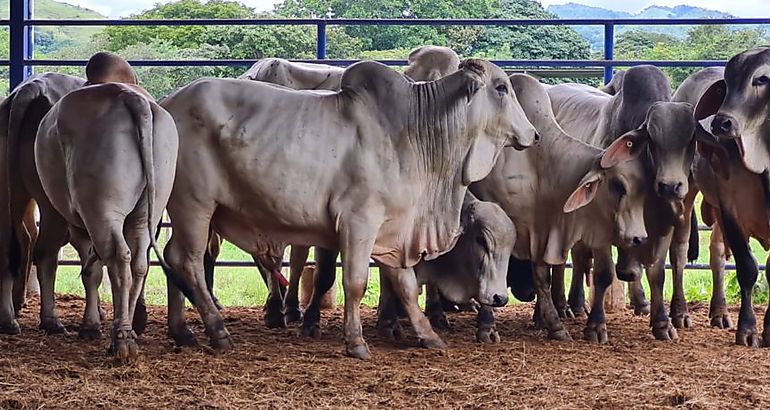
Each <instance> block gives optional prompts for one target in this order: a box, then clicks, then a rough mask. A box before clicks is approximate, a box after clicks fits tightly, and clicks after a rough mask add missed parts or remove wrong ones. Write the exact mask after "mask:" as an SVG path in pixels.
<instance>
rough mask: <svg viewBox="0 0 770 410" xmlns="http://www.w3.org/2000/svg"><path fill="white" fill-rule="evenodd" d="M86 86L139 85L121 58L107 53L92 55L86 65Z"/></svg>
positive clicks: (132, 70)
mask: <svg viewBox="0 0 770 410" xmlns="http://www.w3.org/2000/svg"><path fill="white" fill-rule="evenodd" d="M86 78H87V79H88V82H87V83H86V84H87V85H91V84H100V83H123V84H134V85H136V84H139V79H138V78H137V76H136V73H135V72H134V69H133V68H131V65H130V64H128V62H127V61H126V60H124V59H123V57H121V56H119V55H117V54H113V53H110V52H107V51H102V52H99V53H96V54H94V55H93V56H91V58H90V59H89V60H88V64H87V65H86Z"/></svg>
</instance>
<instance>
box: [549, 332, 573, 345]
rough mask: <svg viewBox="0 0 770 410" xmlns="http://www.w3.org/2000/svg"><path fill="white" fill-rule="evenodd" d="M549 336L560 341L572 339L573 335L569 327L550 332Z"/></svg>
mask: <svg viewBox="0 0 770 410" xmlns="http://www.w3.org/2000/svg"><path fill="white" fill-rule="evenodd" d="M548 338H549V339H551V340H557V341H559V342H569V341H572V336H570V334H569V332H568V331H567V329H559V330H557V331H554V332H548Z"/></svg>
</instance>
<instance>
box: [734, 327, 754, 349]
mask: <svg viewBox="0 0 770 410" xmlns="http://www.w3.org/2000/svg"><path fill="white" fill-rule="evenodd" d="M735 344H737V345H738V346H748V347H759V335H758V334H757V329H756V328H751V329H738V332H737V333H736V334H735Z"/></svg>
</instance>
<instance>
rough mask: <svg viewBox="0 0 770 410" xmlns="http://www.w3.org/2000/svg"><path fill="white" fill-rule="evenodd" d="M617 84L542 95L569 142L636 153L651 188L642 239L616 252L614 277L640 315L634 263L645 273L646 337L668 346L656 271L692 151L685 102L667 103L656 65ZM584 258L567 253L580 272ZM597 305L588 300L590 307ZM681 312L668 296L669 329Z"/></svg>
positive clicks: (677, 215) (676, 217) (677, 298)
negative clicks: (617, 145) (610, 91)
mask: <svg viewBox="0 0 770 410" xmlns="http://www.w3.org/2000/svg"><path fill="white" fill-rule="evenodd" d="M619 83H620V90H618V91H617V93H616V94H615V95H614V96H609V95H607V94H605V93H602V92H600V91H598V90H595V89H592V88H590V87H588V86H584V85H577V84H565V85H558V86H555V87H551V88H550V89H549V91H548V93H549V96H550V97H551V102H552V105H553V109H554V113H555V114H556V119H557V121H558V122H559V124H560V125H562V126H563V127H565V128H566V129H569V130H571V131H572V132H573V134H574V135H575V136H576V137H577V138H580V139H582V140H583V141H586V142H588V143H590V144H595V145H598V146H604V147H607V146H609V145H610V144H611V143H612V142H613V141H615V140H616V139H617V138H625V139H627V141H628V142H629V144H630V145H629V147H630V149H637V150H642V151H643V153H644V154H643V155H644V156H643V158H644V162H645V164H646V172H647V175H648V180H649V181H650V182H651V184H649V187H648V189H649V191H650V195H649V196H648V198H649V199H648V201H647V202H646V203H645V216H646V218H645V221H646V223H647V225H646V228H647V232H648V234H649V240H648V241H647V242H646V243H639V244H636V245H637V246H636V247H634V248H633V249H623V250H620V251H619V259H618V266H617V274H618V277H619V278H621V279H624V280H629V281H633V283H632V284H631V296H632V303H634V305H635V307H636V309H637V312H638V313H642V312H643V308H644V306H645V305H646V304H647V302H646V300H644V292H643V289H642V287H641V282H640V279H641V267H640V263H643V264H645V265H647V266H648V267H649V269H648V271H647V274H648V277H649V279H650V283H651V288H652V299H653V305H652V316H651V320H650V321H651V326H652V329H653V334H654V335H655V337H656V338H658V339H664V340H668V339H671V338H676V337H677V333H676V330H675V328H674V327H673V326H672V324H671V322H670V320H669V318H668V317H667V316H666V311H665V306H664V305H663V299H662V298H663V281H664V278H665V275H664V271H663V267H664V262H665V252H666V251H667V250H668V249H669V246H670V243H671V234H672V232H673V227H674V226H676V225H678V224H679V222H680V221H681V220H684V213H683V207H682V200H683V199H684V197H685V194H686V193H687V192H688V190H689V181H688V177H689V174H690V166H691V164H692V159H693V154H694V151H695V139H694V136H695V133H694V121H693V119H692V115H693V110H692V106H691V105H690V104H687V103H675V102H671V101H670V100H671V87H670V85H669V82H668V79H667V78H666V76H665V75H664V74H663V73H662V72H661V71H660V70H659V69H658V68H656V67H653V66H637V67H633V68H631V69H629V70H628V71H626V72H625V74H624V75H623V79H622V81H619ZM632 147H633V148H632ZM588 258H589V256H588V254H587V252H586V251H585V249H584V248H576V249H575V250H573V260H575V262H576V266H577V267H579V268H581V267H582V268H583V269H585V268H586V267H587V266H589V263H588V262H587V259H588ZM597 269H598V270H601V269H602V268H601V267H597ZM585 273H586V272H585V271H584V270H581V269H576V270H575V271H574V275H575V276H576V278H575V279H576V281H575V282H573V284H575V285H577V284H578V283H579V282H577V281H579V280H580V278H582V275H583V274H585ZM559 280H561V281H562V282H563V278H558V277H557V278H554V282H557V281H559ZM580 292H582V285H580V286H573V289H572V292H571V298H570V302H571V303H570V305H571V307H573V308H574V309H576V310H578V311H580V310H582V309H583V306H584V302H583V299H582V298H581V297H580V296H579V295H580ZM554 298H555V300H556V304H557V306H558V305H562V306H565V307H566V304H567V303H566V301H565V300H564V295H563V292H562V293H561V294H555V295H554ZM597 303H598V301H597V300H594V308H596V304H597ZM686 309H687V308H686V304H685V301H684V295H683V294H677V293H675V294H674V298H673V300H672V308H671V316H672V317H673V318H675V319H676V320H675V323H677V324H684V323H685V322H686V321H685V320H684V319H681V320H679V318H682V317H684V315H686V313H687V310H686ZM589 321H590V317H589ZM591 337H593V335H591ZM600 341H601V339H600Z"/></svg>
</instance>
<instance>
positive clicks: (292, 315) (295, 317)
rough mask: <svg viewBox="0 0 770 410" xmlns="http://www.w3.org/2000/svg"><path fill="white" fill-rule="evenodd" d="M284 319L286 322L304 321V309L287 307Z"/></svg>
mask: <svg viewBox="0 0 770 410" xmlns="http://www.w3.org/2000/svg"><path fill="white" fill-rule="evenodd" d="M283 319H284V320H285V321H286V323H296V322H300V321H302V311H301V310H299V309H297V308H286V313H284V314H283Z"/></svg>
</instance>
